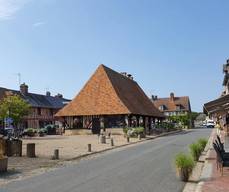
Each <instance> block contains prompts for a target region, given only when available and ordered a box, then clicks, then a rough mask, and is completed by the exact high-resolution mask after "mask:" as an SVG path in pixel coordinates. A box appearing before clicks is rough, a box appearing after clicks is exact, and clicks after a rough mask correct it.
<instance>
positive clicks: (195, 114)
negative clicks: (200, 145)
mask: <svg viewBox="0 0 229 192" xmlns="http://www.w3.org/2000/svg"><path fill="white" fill-rule="evenodd" d="M199 114H201V113H197V112H191V113H190V114H189V116H190V118H191V120H193V121H194V120H196V118H197V117H198V116H199Z"/></svg>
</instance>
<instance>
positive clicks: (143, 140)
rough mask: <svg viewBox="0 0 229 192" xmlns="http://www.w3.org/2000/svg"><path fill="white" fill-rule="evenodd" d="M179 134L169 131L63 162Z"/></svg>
mask: <svg viewBox="0 0 229 192" xmlns="http://www.w3.org/2000/svg"><path fill="white" fill-rule="evenodd" d="M180 132H183V130H178V131H171V132H168V133H162V134H161V135H157V136H155V137H152V138H144V139H142V140H139V141H135V142H132V143H126V144H123V145H119V146H114V147H111V148H108V149H103V150H101V151H94V152H91V153H87V154H83V155H79V156H77V157H73V158H70V159H65V160H63V161H74V160H79V159H82V158H85V157H89V156H93V155H96V154H100V153H104V152H107V151H111V150H113V149H118V148H122V147H125V146H130V145H134V144H137V143H142V142H146V141H149V140H153V139H156V138H159V137H164V136H167V135H173V134H176V133H180Z"/></svg>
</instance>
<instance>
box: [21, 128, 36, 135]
mask: <svg viewBox="0 0 229 192" xmlns="http://www.w3.org/2000/svg"><path fill="white" fill-rule="evenodd" d="M35 134H36V130H35V129H33V128H28V129H25V130H24V133H23V135H27V136H29V137H34V136H35Z"/></svg>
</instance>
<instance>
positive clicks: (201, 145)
mask: <svg viewBox="0 0 229 192" xmlns="http://www.w3.org/2000/svg"><path fill="white" fill-rule="evenodd" d="M198 143H199V145H200V147H201V151H202V152H203V151H204V149H205V147H206V145H207V143H208V140H207V139H205V138H200V139H199V140H198Z"/></svg>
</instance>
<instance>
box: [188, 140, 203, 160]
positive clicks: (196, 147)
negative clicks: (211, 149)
mask: <svg viewBox="0 0 229 192" xmlns="http://www.w3.org/2000/svg"><path fill="white" fill-rule="evenodd" d="M189 149H190V152H191V155H192V157H193V159H194V161H198V159H199V157H200V155H201V152H202V150H201V149H202V148H201V145H200V144H199V143H192V144H191V145H190V146H189Z"/></svg>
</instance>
